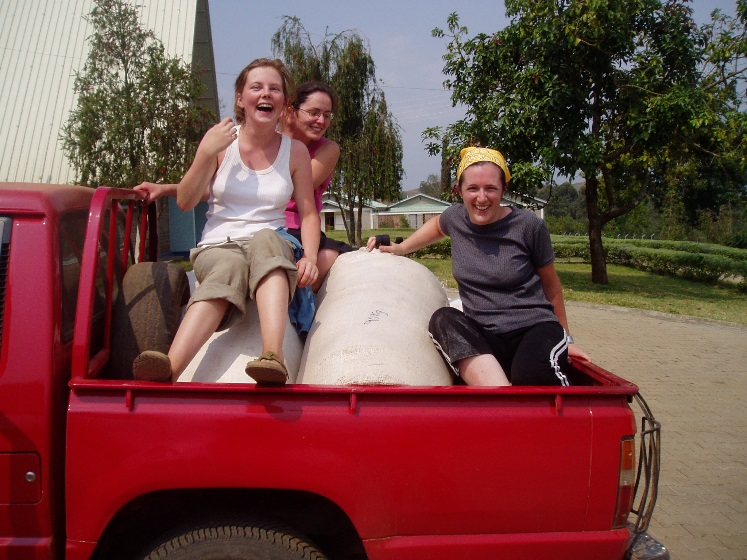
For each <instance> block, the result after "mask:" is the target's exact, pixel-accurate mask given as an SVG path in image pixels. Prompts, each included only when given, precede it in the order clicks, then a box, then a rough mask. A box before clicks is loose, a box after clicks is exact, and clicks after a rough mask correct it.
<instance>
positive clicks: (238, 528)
mask: <svg viewBox="0 0 747 560" xmlns="http://www.w3.org/2000/svg"><path fill="white" fill-rule="evenodd" d="M206 559H211V560H326V556H324V555H323V554H322V553H321V552H319V550H317V548H316V547H314V545H312V544H310V543H308V542H306V541H305V540H304V539H303V538H301V537H298V536H296V535H293V534H292V533H290V532H288V531H287V530H286V529H284V528H280V527H277V526H274V525H266V524H251V523H225V524H210V525H208V526H203V527H195V528H192V529H186V530H183V531H181V532H178V533H177V534H175V535H174V536H173V538H171V539H169V540H168V541H166V542H163V543H161V544H159V545H158V546H156V547H155V548H153V549H152V550H150V552H148V553H147V554H146V556H145V558H144V560H206Z"/></svg>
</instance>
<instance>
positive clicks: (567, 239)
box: [412, 235, 747, 291]
mask: <svg viewBox="0 0 747 560" xmlns="http://www.w3.org/2000/svg"><path fill="white" fill-rule="evenodd" d="M551 238H552V243H553V249H554V250H555V257H556V258H557V259H560V260H566V259H568V260H569V259H580V260H582V261H583V262H586V263H588V262H590V261H591V255H590V253H589V240H588V238H586V237H581V236H560V235H553V236H551ZM604 248H605V254H606V260H607V263H608V264H618V265H623V266H631V267H633V268H637V269H639V270H645V271H648V272H653V273H655V274H663V275H667V276H677V277H680V278H687V279H688V280H694V281H696V282H707V283H715V282H718V281H719V280H720V279H723V278H730V279H734V280H736V281H737V284H738V287H739V289H740V290H743V291H747V282H745V278H747V250H745V249H735V248H731V247H724V246H722V245H714V244H710V243H694V242H690V241H661V240H650V239H625V240H623V239H609V238H606V239H604ZM412 256H413V257H416V258H446V259H448V258H451V239H449V238H448V237H447V238H445V239H442V240H441V241H438V242H436V243H433V244H432V245H429V246H428V247H426V248H424V249H420V250H419V251H416V252H415V253H413V254H412Z"/></svg>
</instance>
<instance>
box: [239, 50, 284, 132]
mask: <svg viewBox="0 0 747 560" xmlns="http://www.w3.org/2000/svg"><path fill="white" fill-rule="evenodd" d="M263 67H269V68H274V69H275V70H277V72H278V74H280V78H281V80H282V81H283V95H285V102H286V104H287V103H288V101H289V100H290V99H292V97H293V95H294V93H295V92H294V84H293V77H292V76H291V73H290V71H289V70H288V68H287V67H286V66H285V64H283V61H282V60H280V59H278V58H276V59H270V58H258V59H256V60H253V61H252V62H250V63H249V64H248V65H247V67H246V68H244V69H243V70H242V71H241V72H240V73H239V75H238V76H237V77H236V82H235V83H234V101H233V112H234V115H235V117H236V122H237V123H239V124H244V122H245V121H246V117H245V116H244V109H243V108H242V107H239V104H238V103H237V102H236V96H237V95H238V94H241V92H242V91H244V86H245V85H246V78H247V76H248V75H249V72H251V71H252V70H254V69H255V68H263Z"/></svg>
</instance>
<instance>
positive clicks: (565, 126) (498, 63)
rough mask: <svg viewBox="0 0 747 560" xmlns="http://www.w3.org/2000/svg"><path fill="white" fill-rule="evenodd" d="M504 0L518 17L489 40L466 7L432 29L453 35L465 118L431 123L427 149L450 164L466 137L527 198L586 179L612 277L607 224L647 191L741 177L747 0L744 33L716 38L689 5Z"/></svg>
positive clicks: (594, 227) (456, 85) (451, 83)
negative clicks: (486, 149) (708, 72)
mask: <svg viewBox="0 0 747 560" xmlns="http://www.w3.org/2000/svg"><path fill="white" fill-rule="evenodd" d="M505 4H506V13H507V15H508V16H509V17H510V18H511V24H510V25H509V26H508V27H506V28H505V29H503V30H500V31H497V32H496V33H495V34H493V35H485V34H480V35H477V36H476V37H474V38H472V39H467V38H466V35H467V32H468V30H467V29H466V28H464V27H462V26H460V25H459V18H458V16H457V14H452V15H451V16H450V17H449V18H448V35H447V33H446V32H444V31H443V30H440V29H436V30H434V32H433V33H434V35H435V36H436V37H447V36H448V38H449V43H448V45H447V50H446V54H445V55H444V61H445V66H444V72H445V73H446V75H447V76H449V79H448V80H447V82H446V85H447V86H448V87H450V88H451V89H452V91H453V93H452V101H453V102H455V103H461V104H464V105H465V106H466V107H467V113H466V116H465V118H464V119H462V120H461V121H459V122H457V123H455V124H453V125H452V126H450V127H448V128H447V129H445V130H442V129H429V130H428V131H426V133H425V135H426V137H427V138H429V139H430V144H429V151H430V152H431V153H438V152H439V151H443V150H444V149H445V150H446V151H448V152H449V154H448V157H451V158H452V159H454V158H455V154H456V153H457V152H458V150H459V148H461V147H462V146H464V145H468V144H480V145H487V146H492V147H496V148H498V149H501V150H502V151H504V153H505V155H506V156H507V158H508V159H509V161H510V163H511V166H512V171H513V174H514V180H513V181H512V188H513V189H515V190H518V191H520V192H526V193H528V194H531V193H532V192H533V191H534V190H536V189H537V188H539V187H540V186H541V185H542V184H543V183H546V182H548V181H550V180H551V178H552V177H553V175H554V174H559V175H561V176H566V177H574V176H576V175H578V174H580V175H582V176H583V177H584V178H585V181H586V190H585V203H586V218H587V219H588V224H589V225H588V234H589V247H590V254H591V263H592V279H593V281H594V282H596V283H602V284H603V283H606V282H607V274H606V263H605V253H604V247H603V244H602V232H603V228H604V226H605V224H607V223H609V222H610V221H612V220H614V219H615V218H617V217H619V216H623V215H625V214H627V213H629V212H631V211H632V210H633V209H634V208H636V206H638V205H639V204H640V203H641V202H643V201H645V200H646V199H647V198H648V197H650V196H654V197H655V198H654V199H655V200H659V201H663V200H664V199H665V198H666V196H667V192H669V191H674V190H676V187H673V185H678V184H679V183H677V179H682V178H683V177H684V181H685V182H686V181H689V182H690V183H693V179H694V178H700V177H704V176H707V169H704V166H705V165H706V164H707V165H708V166H710V168H711V169H713V167H719V168H720V169H721V170H722V171H723V172H722V173H721V174H720V176H719V179H720V178H722V177H724V176H725V175H727V176H728V174H729V173H731V174H732V175H731V176H732V177H733V178H734V183H733V184H738V182H739V181H740V179H739V174H740V173H743V172H744V170H745V165H744V149H743V142H744V138H745V136H744V130H745V129H744V128H743V122H744V115H743V114H742V113H739V109H738V107H737V105H735V103H734V101H735V100H736V97H735V95H737V94H738V92H739V88H738V87H737V85H736V81H735V80H737V79H738V77H739V76H741V72H742V69H733V66H734V65H737V68H742V67H743V64H742V66H741V67H740V66H739V65H740V64H741V63H742V62H743V61H744V50H743V49H744V46H743V40H744V36H743V35H739V37H737V35H738V34H737V32H736V31H734V30H735V29H743V28H744V17H743V15H744V10H743V8H744V5H745V0H739V6H740V20H739V21H740V22H741V24H742V27H741V28H739V26H735V27H733V28H732V31H731V33H732V35H727V34H724V33H723V32H722V31H716V30H714V31H713V34H712V41H711V42H708V41H707V40H706V39H707V37H706V35H704V33H702V32H701V31H700V30H698V28H697V27H696V26H695V24H694V22H693V20H692V16H691V10H690V8H689V7H688V6H687V4H686V1H685V0H666V1H662V0H625V1H623V0H560V1H558V0H506V2H505ZM723 21H724V22H726V21H727V20H723ZM728 23H729V24H731V23H734V22H731V21H729V22H728ZM718 29H719V30H721V29H722V28H718ZM740 41H741V42H740ZM707 61H711V63H712V64H713V65H714V72H713V73H712V77H711V78H708V77H707V76H704V73H703V66H704V64H706V62H707ZM722 61H723V62H722ZM729 65H732V66H731V67H732V69H733V71H732V72H731V73H729V72H728V71H727V70H725V68H726V67H727V66H729ZM716 69H718V71H715V70H716ZM444 142H445V143H446V147H445V148H444V147H443V146H444ZM740 147H741V151H740ZM740 154H741V155H740ZM740 158H741V159H740ZM685 170H689V173H687V174H685V173H683V172H684V171H685ZM741 181H742V183H741V184H742V185H744V176H742V179H741ZM722 184H723V183H722ZM726 190H727V191H729V192H733V189H731V190H730V189H729V188H727V189H726ZM656 197H659V198H658V199H657V198H656ZM670 200H671V199H670Z"/></svg>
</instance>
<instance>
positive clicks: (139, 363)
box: [132, 350, 171, 383]
mask: <svg viewBox="0 0 747 560" xmlns="http://www.w3.org/2000/svg"><path fill="white" fill-rule="evenodd" d="M132 377H134V378H135V379H137V380H138V381H157V382H159V383H171V360H169V357H168V356H167V355H166V354H164V353H162V352H156V351H155V350H146V351H145V352H142V353H141V354H140V355H139V356H138V357H137V358H135V360H134V361H133V362H132Z"/></svg>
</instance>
